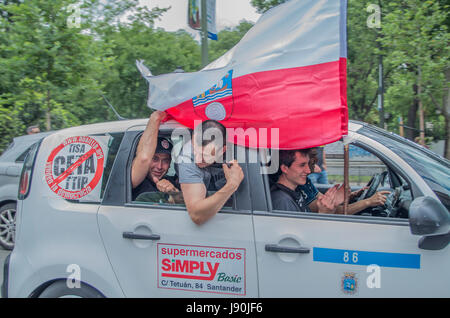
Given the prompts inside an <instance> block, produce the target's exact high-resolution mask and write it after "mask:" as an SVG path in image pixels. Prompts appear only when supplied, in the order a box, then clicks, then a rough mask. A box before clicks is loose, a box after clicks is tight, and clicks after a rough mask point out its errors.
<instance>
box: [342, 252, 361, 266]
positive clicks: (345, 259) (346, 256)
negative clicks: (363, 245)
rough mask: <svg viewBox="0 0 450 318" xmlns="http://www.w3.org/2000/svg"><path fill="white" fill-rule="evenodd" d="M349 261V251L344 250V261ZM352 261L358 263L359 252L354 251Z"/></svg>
mask: <svg viewBox="0 0 450 318" xmlns="http://www.w3.org/2000/svg"><path fill="white" fill-rule="evenodd" d="M348 261H349V252H344V262H345V263H348ZM352 262H353V263H358V253H356V252H354V253H352Z"/></svg>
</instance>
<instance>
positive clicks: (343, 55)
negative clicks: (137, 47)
mask: <svg viewBox="0 0 450 318" xmlns="http://www.w3.org/2000/svg"><path fill="white" fill-rule="evenodd" d="M346 11H347V1H346V0H291V1H288V2H286V3H284V4H282V5H279V6H277V7H275V8H272V9H271V10H269V11H267V12H266V13H265V14H264V15H262V16H261V18H260V19H259V20H258V22H257V23H256V24H255V25H254V26H253V27H252V28H251V29H250V30H249V31H248V32H247V34H246V35H245V36H244V37H243V38H242V40H241V41H240V42H239V43H238V44H237V45H236V46H235V47H234V48H232V49H231V50H230V51H228V52H227V53H226V54H225V55H223V56H222V57H221V58H219V59H218V60H216V61H214V62H212V63H211V64H209V65H208V66H206V67H205V68H203V69H202V70H200V71H198V72H194V73H170V74H164V75H158V76H152V74H151V73H150V71H149V70H148V69H147V68H146V67H145V65H144V64H143V63H142V62H137V66H138V68H139V70H140V71H141V73H142V75H143V76H144V77H145V78H146V79H147V81H148V82H149V90H150V92H149V99H148V106H149V107H151V108H153V109H157V110H165V111H166V112H167V113H169V114H170V115H171V116H172V117H173V118H174V119H175V120H176V121H178V122H179V123H181V124H183V125H185V126H187V127H190V128H193V127H194V121H196V120H208V119H214V120H218V121H220V122H221V123H222V124H223V125H224V126H225V127H227V128H243V130H244V131H246V130H248V129H249V128H253V129H255V130H256V131H261V130H264V131H266V132H267V133H268V135H270V133H271V131H273V129H278V130H279V131H278V133H279V141H278V140H277V142H276V143H275V142H273V141H272V142H271V140H273V138H271V137H270V136H268V138H267V139H266V140H264V142H258V143H257V144H256V147H268V148H279V149H299V148H309V147H315V146H320V145H324V144H327V143H331V142H334V141H336V140H338V139H340V138H341V137H342V136H343V135H345V134H347V127H348V110H347V92H346V84H347V79H346V63H347V46H346V45H347V40H346ZM231 141H234V142H235V143H238V144H241V145H245V146H255V144H254V143H252V142H250V141H249V140H248V139H235V140H231Z"/></svg>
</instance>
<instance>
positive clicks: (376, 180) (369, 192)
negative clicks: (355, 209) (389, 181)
mask: <svg viewBox="0 0 450 318" xmlns="http://www.w3.org/2000/svg"><path fill="white" fill-rule="evenodd" d="M387 174H388V172H387V171H384V172H382V173H376V174H374V175H373V177H372V179H370V181H369V183H367V185H366V187H368V188H367V189H366V190H364V192H363V193H361V195H360V196H359V198H358V200H357V202H358V201H361V200H364V199H367V198H370V197H371V196H373V195H374V194H375V192H377V189H378V187H379V186H380V184H381V182H383V181H384V179H385V178H386V176H387Z"/></svg>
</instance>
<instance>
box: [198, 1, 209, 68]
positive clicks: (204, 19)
mask: <svg viewBox="0 0 450 318" xmlns="http://www.w3.org/2000/svg"><path fill="white" fill-rule="evenodd" d="M201 1H202V3H201V9H200V12H201V15H202V16H201V19H200V21H201V24H202V31H201V35H202V67H204V66H206V65H208V21H207V19H208V18H207V12H206V0H201Z"/></svg>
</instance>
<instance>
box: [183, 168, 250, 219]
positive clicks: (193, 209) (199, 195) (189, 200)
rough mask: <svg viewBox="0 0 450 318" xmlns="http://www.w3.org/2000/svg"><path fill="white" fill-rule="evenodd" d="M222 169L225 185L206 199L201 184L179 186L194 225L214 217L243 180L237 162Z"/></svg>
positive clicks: (203, 187)
mask: <svg viewBox="0 0 450 318" xmlns="http://www.w3.org/2000/svg"><path fill="white" fill-rule="evenodd" d="M222 167H223V170H224V174H225V178H226V179H227V183H226V184H225V186H223V187H222V188H221V189H220V190H219V191H217V192H216V193H214V194H213V195H212V196H210V197H207V198H206V187H205V185H204V184H203V183H192V184H186V183H184V184H183V183H182V184H181V191H182V192H183V197H184V202H185V204H186V208H187V210H188V213H189V216H190V217H191V219H192V221H193V222H194V223H195V224H198V225H201V224H203V223H205V222H206V221H208V220H209V219H211V218H212V217H213V216H214V215H216V213H217V212H219V211H220V209H222V207H223V206H224V204H225V203H226V202H227V201H228V199H229V198H230V197H231V196H232V195H233V193H234V192H235V191H236V190H237V189H238V187H239V185H240V184H241V182H242V180H243V179H244V173H243V172H242V168H241V167H240V166H239V164H238V163H237V161H235V160H233V161H232V162H231V167H228V166H227V165H225V164H224V165H222Z"/></svg>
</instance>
